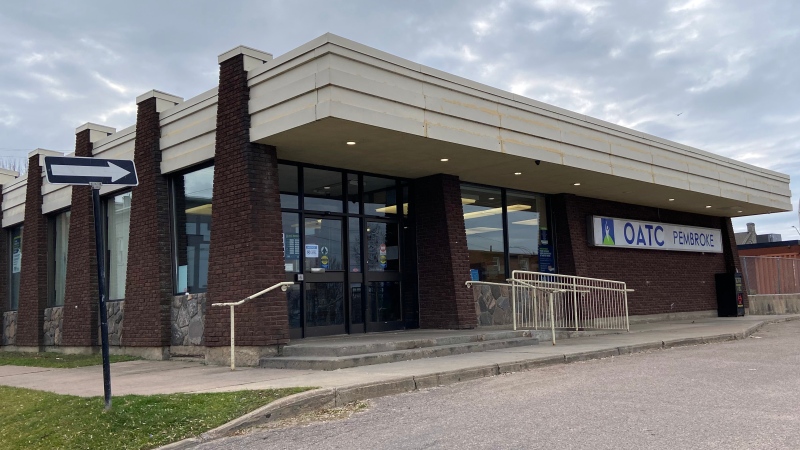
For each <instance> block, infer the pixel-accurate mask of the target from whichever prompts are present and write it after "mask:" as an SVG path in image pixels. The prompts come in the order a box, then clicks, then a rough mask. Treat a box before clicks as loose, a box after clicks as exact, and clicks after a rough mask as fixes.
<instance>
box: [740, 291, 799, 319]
mask: <svg viewBox="0 0 800 450" xmlns="http://www.w3.org/2000/svg"><path fill="white" fill-rule="evenodd" d="M798 313H800V294H768V295H753V294H750V314H753V315H756V316H760V315H768V314H798Z"/></svg>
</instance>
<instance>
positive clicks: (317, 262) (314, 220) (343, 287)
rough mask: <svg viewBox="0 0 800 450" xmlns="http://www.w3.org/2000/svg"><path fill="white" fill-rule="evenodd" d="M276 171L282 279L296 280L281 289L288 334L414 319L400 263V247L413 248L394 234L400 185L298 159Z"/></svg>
mask: <svg viewBox="0 0 800 450" xmlns="http://www.w3.org/2000/svg"><path fill="white" fill-rule="evenodd" d="M278 172H279V184H280V191H281V210H282V222H283V244H284V263H285V268H286V269H285V270H286V280H287V281H298V282H297V284H295V285H294V286H291V287H290V288H289V290H288V292H287V312H288V316H289V327H290V336H291V338H292V339H298V338H302V337H310V336H322V335H331V334H342V333H364V332H367V331H387V330H397V329H402V328H403V327H404V325H405V322H404V318H405V319H407V318H408V317H413V316H416V313H415V311H416V309H408V308H405V306H404V305H405V304H406V303H409V302H410V301H411V302H413V301H415V300H416V299H415V297H414V296H413V295H412V294H413V292H414V291H413V288H412V289H411V290H409V289H405V288H403V287H402V283H401V273H406V272H407V273H406V275H407V276H408V275H411V276H412V278H413V266H412V267H411V270H408V267H405V266H403V265H402V264H401V261H402V259H403V257H402V255H403V254H405V252H408V250H407V249H404V251H401V246H402V245H412V246H413V239H412V240H411V241H408V242H407V241H406V240H405V239H404V236H405V235H404V236H400V230H402V229H403V225H407V224H406V223H405V222H404V221H405V220H406V219H407V215H408V196H407V195H406V194H404V190H403V187H402V183H401V182H400V181H399V180H396V179H393V178H387V177H378V176H371V175H365V174H356V173H348V172H345V171H338V170H332V169H324V168H316V167H307V166H304V165H302V164H286V163H281V164H279V165H278ZM403 296H405V297H403ZM404 302H405V303H404ZM404 308H405V309H404ZM409 311H411V312H410V313H409ZM411 323H412V324H413V322H411Z"/></svg>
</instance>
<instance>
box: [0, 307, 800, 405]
mask: <svg viewBox="0 0 800 450" xmlns="http://www.w3.org/2000/svg"><path fill="white" fill-rule="evenodd" d="M795 319H800V315H786V316H746V317H739V318H709V319H696V320H683V321H670V322H654V323H645V324H637V325H635V326H632V329H631V332H630V333H623V334H608V335H599V336H587V337H579V338H572V339H564V340H560V341H558V343H557V345H555V346H553V345H551V344H550V343H549V342H542V343H541V344H540V345H534V346H526V347H517V348H509V349H503V350H492V351H486V352H480V353H468V354H463V355H456V356H446V357H440V358H429V359H419V360H413V361H402V362H396V363H391V364H378V365H372V366H362V367H353V368H349V369H341V370H334V371H329V372H324V371H312V370H288V369H260V368H238V369H237V370H236V371H234V372H231V371H230V369H229V368H228V367H218V366H205V365H203V364H201V363H197V362H182V361H130V362H123V363H116V364H112V365H111V383H112V392H113V394H114V395H126V394H164V393H175V392H222V391H234V390H242V389H269V388H283V387H294V386H315V387H321V388H330V389H332V392H334V393H335V397H336V402H335V403H336V404H340V403H346V401H352V400H358V399H363V398H370V397H377V396H380V395H388V394H393V393H397V392H406V391H410V390H415V389H422V388H425V387H431V386H437V385H445V384H450V383H453V382H457V381H463V380H467V379H474V378H480V377H485V376H492V375H497V374H500V373H509V372H517V371H521V370H527V369H531V368H535V367H541V366H545V365H552V364H563V363H569V362H574V361H582V360H588V359H597V358H604V357H610V356H619V355H624V354H628V353H636V352H641V351H648V350H658V349H662V348H670V347H676V346H682V345H694V344H702V343H712V342H722V341H731V340H736V339H744V338H746V337H747V336H749V335H750V334H751V333H753V332H754V331H755V330H757V329H758V328H759V327H761V326H763V325H764V324H766V323H772V322H780V321H785V320H795ZM0 384H3V385H7V386H15V387H24V388H30V389H38V390H44V391H50V392H56V393H59V394H71V395H78V396H101V395H103V378H102V368H101V367H99V366H94V367H84V368H78V369H44V368H34V367H18V366H0Z"/></svg>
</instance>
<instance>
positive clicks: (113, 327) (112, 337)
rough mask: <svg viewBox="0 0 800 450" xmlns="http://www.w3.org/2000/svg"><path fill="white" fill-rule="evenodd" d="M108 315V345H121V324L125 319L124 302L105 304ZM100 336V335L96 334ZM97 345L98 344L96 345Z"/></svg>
mask: <svg viewBox="0 0 800 450" xmlns="http://www.w3.org/2000/svg"><path fill="white" fill-rule="evenodd" d="M106 312H107V314H108V345H116V346H121V345H122V324H123V323H124V319H125V301H124V300H120V301H115V302H107V303H106ZM97 335H98V336H100V333H99V332H98V333H97ZM98 344H99V343H98Z"/></svg>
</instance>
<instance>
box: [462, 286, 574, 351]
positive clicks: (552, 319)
mask: <svg viewBox="0 0 800 450" xmlns="http://www.w3.org/2000/svg"><path fill="white" fill-rule="evenodd" d="M509 281H511V280H510V279H509ZM523 283H524V282H523ZM464 284H465V285H466V286H467V288H470V287H472V285H473V284H480V285H488V286H508V287H510V288H512V289H513V287H514V286H513V285H512V284H510V283H493V282H491V281H472V280H470V281H467V282H465V283H464ZM524 284H528V283H524ZM530 287H532V288H535V289H540V290H542V291H550V292H547V300H548V302H549V303H550V336H552V339H553V345H556V321H555V312H554V311H553V294H555V293H556V292H573V291H572V290H571V289H553V288H547V287H541V286H530ZM577 292H589V291H577ZM516 303H517V302H516V301H513V300H512V301H511V317H512V319H513V321H514V331H516V330H517V305H516Z"/></svg>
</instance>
